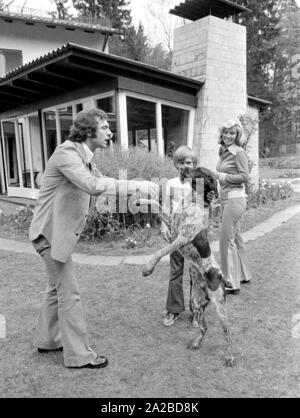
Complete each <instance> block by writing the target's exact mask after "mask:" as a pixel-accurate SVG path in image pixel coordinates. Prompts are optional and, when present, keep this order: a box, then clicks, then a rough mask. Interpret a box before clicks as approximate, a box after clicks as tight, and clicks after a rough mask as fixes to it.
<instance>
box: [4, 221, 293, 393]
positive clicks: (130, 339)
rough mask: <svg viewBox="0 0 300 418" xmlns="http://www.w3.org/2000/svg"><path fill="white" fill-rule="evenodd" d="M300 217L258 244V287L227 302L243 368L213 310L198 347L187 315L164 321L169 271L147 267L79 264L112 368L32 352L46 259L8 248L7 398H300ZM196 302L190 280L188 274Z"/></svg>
mask: <svg viewBox="0 0 300 418" xmlns="http://www.w3.org/2000/svg"><path fill="white" fill-rule="evenodd" d="M299 228H300V216H299V215H298V216H296V217H294V218H292V219H291V220H289V221H288V222H286V223H284V224H282V225H281V226H280V227H279V228H277V229H275V230H274V231H273V232H272V233H270V234H268V235H265V236H264V237H261V238H259V239H257V240H256V241H251V242H250V243H249V244H248V253H249V260H250V265H251V269H252V272H253V283H252V284H251V285H250V286H247V287H243V288H242V292H241V294H240V295H239V296H229V297H228V311H229V318H230V324H231V329H232V335H233V341H234V353H235V355H236V358H237V365H236V366H235V367H234V368H226V367H224V365H223V361H222V352H223V349H224V340H223V335H222V332H221V330H220V326H219V323H218V322H217V320H216V315H215V313H214V311H213V309H212V307H209V308H208V309H207V322H208V332H207V335H206V337H205V340H204V342H203V346H202V348H201V349H200V350H198V351H189V350H187V349H186V344H187V343H188V342H189V340H190V339H191V338H192V336H193V335H194V334H195V333H197V330H195V329H192V328H191V327H190V315H189V312H188V311H186V312H185V313H184V314H183V315H182V317H181V318H180V319H179V320H178V321H177V322H176V324H175V325H174V326H173V327H170V328H165V327H163V325H162V323H161V321H162V316H163V312H164V304H165V297H166V293H167V281H168V266H167V265H165V264H163V265H159V266H158V268H157V270H156V272H155V273H154V274H153V275H152V276H151V277H149V278H147V279H144V278H142V276H141V269H140V267H133V266H127V265H126V266H123V265H122V266H119V267H114V268H107V267H101V268H94V267H88V266H85V267H84V266H78V265H77V266H76V271H77V276H78V280H79V283H80V287H81V293H82V299H83V303H84V307H85V311H86V317H87V324H88V330H89V334H90V343H91V345H92V346H93V347H94V348H95V349H96V350H97V351H98V352H99V353H100V354H102V353H103V354H105V355H107V356H108V357H109V360H110V364H109V366H108V367H107V368H106V369H103V370H89V369H82V370H73V369H66V368H65V367H64V365H63V359H62V354H61V353H55V354H38V353H37V352H36V350H35V349H34V347H33V346H32V336H33V331H34V327H35V320H36V316H37V314H38V310H39V306H40V301H41V298H42V293H43V289H44V285H45V283H44V277H43V273H42V269H43V266H42V262H41V261H40V259H39V258H38V257H35V256H25V255H22V254H13V253H8V252H5V251H1V252H0V264H1V282H0V307H1V308H0V313H2V314H4V315H5V316H6V320H7V339H6V340H0V347H1V357H0V369H1V375H0V396H1V397H3V398H5V397H97V398H103V397H125V398H129V397H136V398H139V397H150V398H151V397H187V398H189V397H200V398H202V397H299V396H300V347H299V346H300V340H296V339H292V338H291V328H292V325H291V320H292V316H293V315H294V314H297V313H300V285H299V271H300V264H299V257H298V255H299V252H300V237H299ZM185 295H186V304H187V305H188V280H187V276H185Z"/></svg>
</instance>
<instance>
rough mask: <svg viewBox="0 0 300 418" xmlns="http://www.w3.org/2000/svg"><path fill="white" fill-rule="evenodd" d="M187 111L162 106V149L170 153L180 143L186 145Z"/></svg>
mask: <svg viewBox="0 0 300 418" xmlns="http://www.w3.org/2000/svg"><path fill="white" fill-rule="evenodd" d="M188 124H189V111H188V110H184V109H178V108H175V107H171V106H165V105H163V106H162V125H163V131H164V151H165V154H167V155H172V152H173V151H174V149H176V148H178V147H179V146H180V145H187V136H188Z"/></svg>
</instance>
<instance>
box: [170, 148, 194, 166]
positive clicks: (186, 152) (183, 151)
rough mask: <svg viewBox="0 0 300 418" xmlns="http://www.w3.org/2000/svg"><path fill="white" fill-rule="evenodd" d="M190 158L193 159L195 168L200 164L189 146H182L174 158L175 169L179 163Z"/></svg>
mask: <svg viewBox="0 0 300 418" xmlns="http://www.w3.org/2000/svg"><path fill="white" fill-rule="evenodd" d="M189 157H190V158H191V159H192V161H193V164H194V166H196V165H197V162H198V158H197V154H196V152H195V151H194V150H192V149H191V148H190V147H188V146H187V145H181V146H180V147H179V148H177V150H176V151H175V153H174V156H173V163H174V165H175V167H176V168H177V167H178V164H179V163H181V162H183V161H184V160H185V159H186V158H189Z"/></svg>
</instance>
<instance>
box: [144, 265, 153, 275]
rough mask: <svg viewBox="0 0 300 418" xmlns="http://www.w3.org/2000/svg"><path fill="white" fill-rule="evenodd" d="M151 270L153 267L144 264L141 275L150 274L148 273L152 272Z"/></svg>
mask: <svg viewBox="0 0 300 418" xmlns="http://www.w3.org/2000/svg"><path fill="white" fill-rule="evenodd" d="M153 270H154V268H153V267H149V266H145V267H144V268H143V270H142V275H143V277H147V276H150V274H152V272H153Z"/></svg>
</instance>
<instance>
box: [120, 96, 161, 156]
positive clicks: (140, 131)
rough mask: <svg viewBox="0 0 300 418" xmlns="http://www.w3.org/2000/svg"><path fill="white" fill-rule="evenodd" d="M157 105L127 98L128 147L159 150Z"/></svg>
mask: <svg viewBox="0 0 300 418" xmlns="http://www.w3.org/2000/svg"><path fill="white" fill-rule="evenodd" d="M155 112H156V110H155V103H153V102H149V101H147V100H141V99H137V98H134V97H127V120H128V145H129V146H137V147H144V148H148V149H149V151H150V150H157V134H156V116H155V115H156V113H155Z"/></svg>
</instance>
